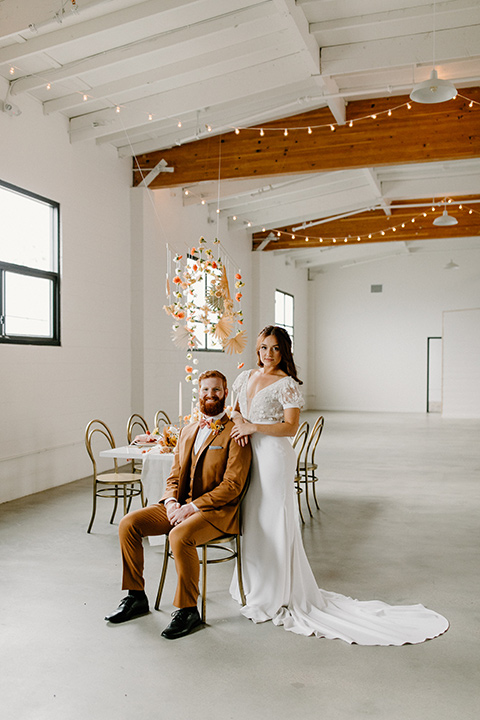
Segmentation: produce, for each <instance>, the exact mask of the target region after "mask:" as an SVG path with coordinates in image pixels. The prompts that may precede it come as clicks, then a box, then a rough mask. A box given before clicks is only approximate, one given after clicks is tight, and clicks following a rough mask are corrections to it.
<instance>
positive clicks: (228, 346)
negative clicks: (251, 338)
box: [222, 330, 247, 355]
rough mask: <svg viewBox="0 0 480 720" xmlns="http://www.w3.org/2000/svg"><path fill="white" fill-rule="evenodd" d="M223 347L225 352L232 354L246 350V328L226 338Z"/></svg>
mask: <svg viewBox="0 0 480 720" xmlns="http://www.w3.org/2000/svg"><path fill="white" fill-rule="evenodd" d="M222 344H223V349H224V350H225V352H227V353H229V354H230V355H232V354H233V353H238V354H239V353H242V352H243V351H244V350H245V346H246V344H247V333H246V332H245V330H240V332H238V333H237V334H236V335H234V336H233V337H231V338H229V339H228V340H225V341H224V342H223V343H222Z"/></svg>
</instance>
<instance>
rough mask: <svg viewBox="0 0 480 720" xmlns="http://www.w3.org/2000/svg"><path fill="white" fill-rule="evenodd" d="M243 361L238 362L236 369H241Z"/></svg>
mask: <svg viewBox="0 0 480 720" xmlns="http://www.w3.org/2000/svg"><path fill="white" fill-rule="evenodd" d="M244 365H245V363H238V365H237V370H241V369H242V367H243V366H244Z"/></svg>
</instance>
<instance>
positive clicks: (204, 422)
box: [199, 415, 213, 428]
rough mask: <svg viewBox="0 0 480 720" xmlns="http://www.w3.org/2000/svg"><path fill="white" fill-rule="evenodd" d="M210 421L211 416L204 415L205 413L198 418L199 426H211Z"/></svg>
mask: <svg viewBox="0 0 480 720" xmlns="http://www.w3.org/2000/svg"><path fill="white" fill-rule="evenodd" d="M212 422H213V420H212V418H209V417H206V415H203V416H202V417H201V418H200V420H199V426H200V427H201V428H204V427H212Z"/></svg>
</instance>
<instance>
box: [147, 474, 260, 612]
mask: <svg viewBox="0 0 480 720" xmlns="http://www.w3.org/2000/svg"><path fill="white" fill-rule="evenodd" d="M249 484H250V474H249V475H248V477H247V480H246V482H245V485H244V486H243V489H242V493H241V495H240V500H239V514H240V517H239V522H240V532H238V533H231V534H226V535H221V536H220V537H218V538H215V539H214V540H209V541H208V543H205V544H204V545H198V546H197V549H198V550H201V555H200V565H201V568H202V611H201V617H202V622H206V620H205V618H206V606H207V565H216V564H217V563H223V562H228V560H234V559H235V558H236V559H237V577H238V587H239V590H240V597H241V600H242V606H243V605H246V604H247V600H246V597H245V590H244V589H243V576H242V553H241V542H240V537H241V534H242V503H243V499H244V497H245V495H246V493H247V490H248V486H249ZM226 543H233V544H234V547H231V546H229V545H226ZM214 548H216V549H217V550H219V551H220V553H221V556H220V557H210V558H208V550H209V549H214ZM169 558H173V553H172V551H171V550H170V542H169V539H168V535H166V536H165V550H164V554H163V566H162V573H161V575H160V582H159V585H158V592H157V599H156V600H155V610H158V608H159V607H160V600H161V599H162V593H163V586H164V585H165V578H166V576H167V567H168V560H169Z"/></svg>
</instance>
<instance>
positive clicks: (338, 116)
mask: <svg viewBox="0 0 480 720" xmlns="http://www.w3.org/2000/svg"><path fill="white" fill-rule="evenodd" d="M273 1H274V3H275V6H276V7H277V8H278V10H279V11H280V12H281V13H282V14H283V15H284V16H285V17H286V18H287V20H288V22H289V23H290V27H291V28H292V30H293V32H294V33H295V35H296V37H297V42H298V43H299V46H300V48H301V53H302V57H303V58H304V60H305V65H306V70H307V72H308V73H309V75H310V76H311V77H312V78H313V79H314V81H315V83H316V84H317V85H318V86H319V87H320V88H322V89H323V90H324V92H325V91H326V94H328V95H334V94H336V93H338V87H337V85H336V84H335V82H334V80H333V79H332V78H330V77H327V76H325V77H324V76H322V74H321V73H322V70H321V65H320V48H319V46H318V43H317V41H316V39H315V37H314V36H313V35H312V33H311V29H310V28H309V25H308V20H307V18H306V17H305V13H304V12H303V10H302V9H301V8H300V7H299V6H298V5H297V4H296V3H295V0H273ZM327 105H328V107H329V109H330V111H331V113H332V115H333V116H334V118H335V120H336V122H338V123H339V124H340V125H344V124H345V101H344V100H343V98H340V97H336V98H331V99H329V100H327Z"/></svg>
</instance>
